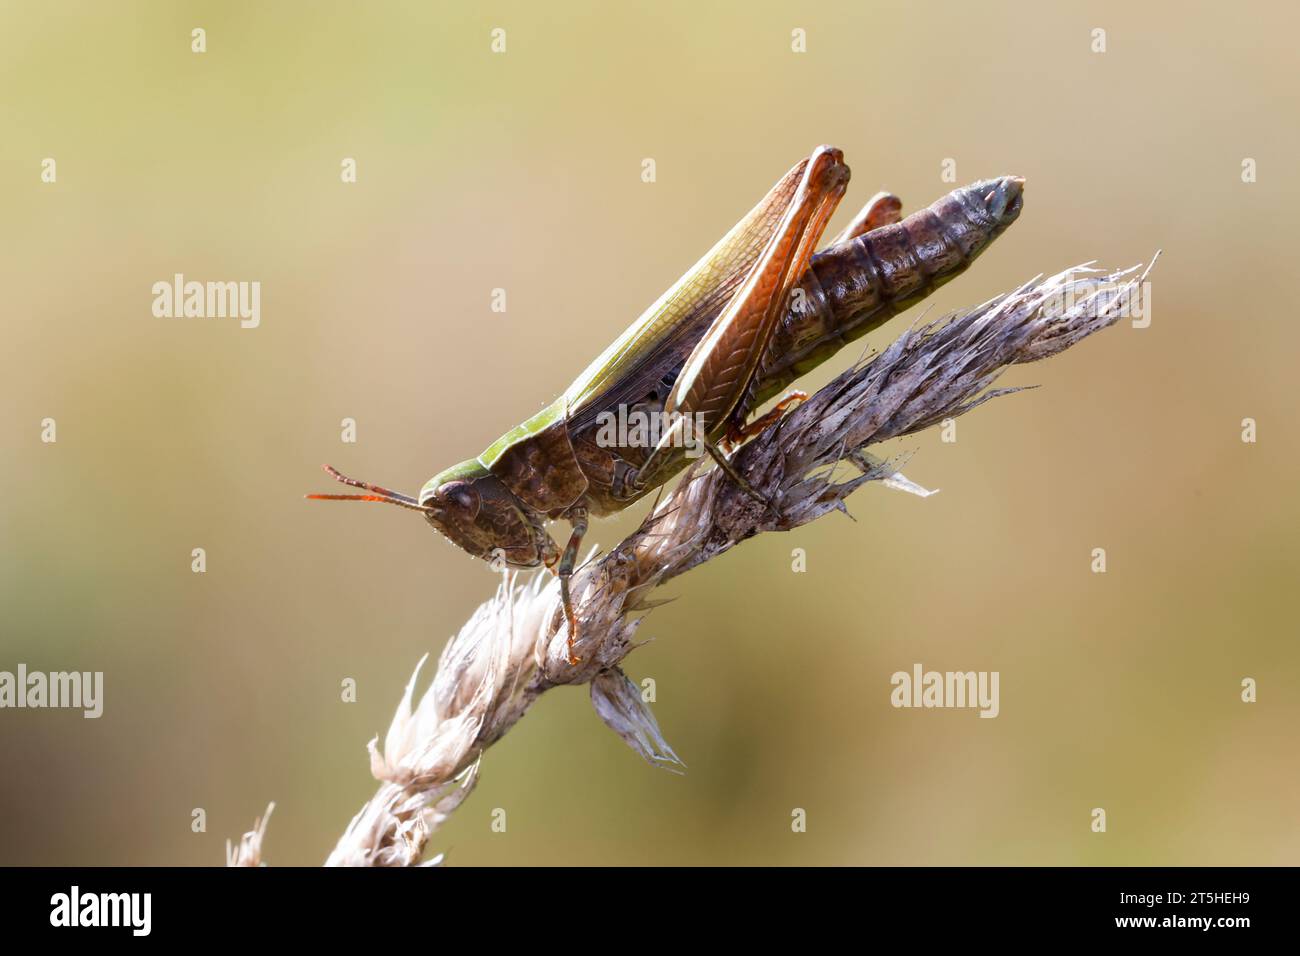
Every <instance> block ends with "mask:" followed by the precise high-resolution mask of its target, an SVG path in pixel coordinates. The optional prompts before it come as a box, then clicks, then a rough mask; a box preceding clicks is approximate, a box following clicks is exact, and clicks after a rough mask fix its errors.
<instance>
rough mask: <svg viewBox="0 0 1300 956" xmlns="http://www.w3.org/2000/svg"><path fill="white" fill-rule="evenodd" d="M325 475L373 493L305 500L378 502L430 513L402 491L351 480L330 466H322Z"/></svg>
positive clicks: (309, 496)
mask: <svg viewBox="0 0 1300 956" xmlns="http://www.w3.org/2000/svg"><path fill="white" fill-rule="evenodd" d="M321 467H322V468H324V469H325V473H326V474H327V475H329V476H330V477H331V478H333V479H334V480H335V481H340V482H342V483H343V484H345V485H348V486H349V487H352V488H362V489H364V490H365V491H369V492H372V494H368V495H304V496H303V497H304V498H310V499H311V500H313V501H378V502H381V503H383V504H389V505H397V506H398V507H400V508H409V509H410V510H411V511H420V512H424V513H428V512H429V511H431V510H432V509H431V508H428V507H427V506H425V505H422V504H420V503H419V502H418V501H416V500H415V499H414V498H412V497H411V496H410V495H404V494H402V493H401V492H400V491H390V490H389V489H387V488H385V487H383V486H382V485H372V484H370V483H369V482H365V481H358V480H357V479H355V478H349V477H348V476H347V475H345V474H343V473H342V472H341V471H339V470H338V469H337V468H334V467H331V466H330V465H321Z"/></svg>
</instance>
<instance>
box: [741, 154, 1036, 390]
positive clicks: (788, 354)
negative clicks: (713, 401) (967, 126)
mask: <svg viewBox="0 0 1300 956" xmlns="http://www.w3.org/2000/svg"><path fill="white" fill-rule="evenodd" d="M1020 184H1021V180H1019V179H1016V178H1014V177H1003V178H1001V179H996V180H985V181H983V182H978V183H974V184H972V185H970V186H964V187H962V188H961V189H957V190H954V191H953V192H951V193H949V194H948V195H947V196H944V197H943V198H942V199H940V200H938V201H937V202H935V203H933V204H932V205H930V206H928V207H927V208H925V209H922V210H920V211H918V212H915V213H913V214H912V215H910V216H908V217H907V218H906V219H903V220H902V221H901V222H898V223H894V224H893V225H889V226H884V227H882V228H879V229H874V230H872V231H871V232H869V233H867V234H865V235H862V236H858V237H857V238H855V239H850V240H848V241H846V242H841V243H839V244H837V245H835V246H832V247H830V248H829V249H826V250H825V251H823V252H820V253H818V254H817V255H816V256H814V257H813V260H812V264H811V265H810V267H809V269H808V272H807V273H805V274H804V277H803V279H802V281H801V282H800V283H799V285H798V286H797V287H796V288H795V292H794V295H793V296H792V297H791V304H790V309H789V311H788V312H787V314H786V316H785V318H784V320H783V321H782V322H781V324H780V325H778V326H777V328H776V329H775V331H774V332H773V334H772V339H771V341H770V342H769V343H768V348H767V355H766V357H765V359H764V362H763V365H762V367H761V368H762V370H761V371H760V373H759V378H758V381H757V383H756V386H755V391H754V399H755V400H754V403H753V405H752V406H751V407H754V406H756V405H757V404H758V403H760V402H763V401H765V400H767V399H768V398H771V397H772V396H773V395H775V394H776V393H778V392H780V391H782V390H783V389H784V388H785V387H786V386H787V385H788V384H790V382H792V381H794V379H796V378H798V377H799V376H800V375H803V374H804V373H806V372H808V371H810V370H811V369H813V368H814V367H816V366H817V365H819V364H821V363H822V362H823V361H825V360H826V359H827V358H829V357H830V356H831V355H832V354H834V353H835V352H836V351H838V350H839V349H840V348H841V347H842V346H843V345H844V344H845V343H847V342H851V341H852V340H853V339H856V338H858V337H860V336H862V335H865V334H866V333H868V332H870V331H871V330H872V329H875V328H878V327H879V326H881V325H883V324H884V323H885V322H887V321H888V320H889V319H890V318H892V317H893V316H895V315H897V314H898V313H899V312H902V311H903V310H905V309H907V308H909V307H910V306H912V305H914V304H916V303H917V302H919V301H920V300H921V299H923V298H925V297H926V296H927V295H929V294H930V293H931V292H933V291H934V290H935V289H937V288H938V287H939V286H941V285H943V284H944V283H945V282H947V281H948V280H950V279H952V278H954V277H956V276H958V275H960V274H961V273H962V272H964V271H965V270H966V268H967V267H968V266H969V265H970V264H971V263H972V262H973V261H974V260H975V258H976V257H977V256H978V255H979V254H980V253H981V252H983V251H984V250H985V249H986V248H988V246H989V244H990V243H992V242H993V240H994V239H996V238H997V237H998V236H999V235H1001V234H1002V232H1003V231H1004V230H1005V229H1006V228H1007V226H1009V225H1010V224H1011V223H1012V222H1014V221H1015V219H1016V216H1017V215H1019V213H1020Z"/></svg>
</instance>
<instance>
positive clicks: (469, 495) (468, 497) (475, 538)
mask: <svg viewBox="0 0 1300 956" xmlns="http://www.w3.org/2000/svg"><path fill="white" fill-rule="evenodd" d="M325 471H326V472H327V473H328V474H329V475H330V477H332V478H333V479H334V480H335V481H341V482H342V483H343V484H345V485H350V486H352V487H353V488H361V489H363V490H365V491H367V492H370V493H369V494H364V495H308V496H307V497H308V498H314V499H317V500H325V501H379V502H383V503H384V504H390V505H398V506H399V507H402V508H408V509H410V510H411V511H418V512H420V513H421V514H422V515H424V520H426V521H428V522H429V524H430V525H432V526H433V529H434V530H435V531H437V532H439V533H441V534H442V535H443V536H444V537H445V538H446V539H447V540H448V541H450V542H451V543H452V544H454V545H456V546H457V547H459V548H461V549H462V550H464V551H467V552H469V553H470V554H472V555H473V556H474V557H476V558H482V559H483V560H484V561H489V562H491V561H498V560H499V561H502V562H504V563H505V564H508V565H510V566H511V567H515V568H536V567H540V566H541V565H546V566H547V567H550V566H551V565H553V564H555V562H556V561H557V560H559V551H558V549H557V548H556V546H555V542H554V541H552V540H551V536H550V535H549V534H547V533H546V529H545V528H544V527H543V526H542V523H541V521H540V520H538V519H537V518H535V517H534V516H533V515H532V514H531V513H530V512H529V511H528V509H527V508H525V507H524V505H523V503H522V502H520V500H519V499H518V498H516V497H515V496H514V495H513V494H512V493H511V492H510V489H509V488H507V487H506V486H505V485H503V484H502V483H501V481H500V479H498V478H497V477H496V476H495V475H493V474H492V473H491V472H490V471H488V470H487V469H486V468H484V467H483V465H482V464H480V463H479V462H478V461H477V460H475V459H471V460H470V461H466V462H462V463H461V464H459V465H456V466H455V467H454V468H448V469H447V470H446V471H444V472H441V473H440V474H437V475H434V476H433V477H432V478H430V479H429V480H428V481H427V482H425V484H424V487H423V488H422V489H420V497H419V498H412V497H411V496H410V495H404V494H402V493H401V492H399V491H389V490H388V489H387V488H384V487H381V486H380V485H372V484H368V483H367V482H364V481H357V480H356V479H355V478H348V477H347V476H345V475H342V474H340V473H339V472H338V471H336V470H335V469H333V468H331V467H330V466H329V465H326V466H325Z"/></svg>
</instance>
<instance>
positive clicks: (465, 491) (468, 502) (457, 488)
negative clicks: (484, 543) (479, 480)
mask: <svg viewBox="0 0 1300 956" xmlns="http://www.w3.org/2000/svg"><path fill="white" fill-rule="evenodd" d="M441 491H442V497H443V500H444V501H446V502H447V503H448V504H450V505H451V506H452V507H454V508H455V509H456V510H457V511H460V512H462V513H463V514H464V515H465V516H466V517H468V518H469V519H470V520H471V521H472V520H473V519H474V518H477V517H478V509H479V507H480V505H481V504H482V499H480V498H479V494H478V492H477V491H475V490H474V488H473V486H471V485H470V483H469V482H467V481H453V482H452V483H451V484H449V485H444V486H443V488H442V489H441Z"/></svg>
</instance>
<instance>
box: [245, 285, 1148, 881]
mask: <svg viewBox="0 0 1300 956" xmlns="http://www.w3.org/2000/svg"><path fill="white" fill-rule="evenodd" d="M1153 262H1154V260H1153ZM1135 271H1136V270H1135V269H1130V270H1126V271H1123V272H1117V273H1111V274H1105V273H1102V272H1099V271H1097V270H1093V269H1091V268H1089V267H1088V266H1086V265H1085V266H1078V267H1076V268H1073V269H1068V270H1066V271H1065V272H1062V273H1060V274H1058V275H1055V276H1051V277H1050V278H1047V279H1042V278H1038V279H1034V280H1032V281H1030V282H1028V283H1026V284H1025V285H1023V286H1021V287H1020V288H1018V289H1016V290H1014V291H1012V292H1009V293H1007V294H1005V295H1002V296H999V297H998V298H996V299H993V300H991V301H989V302H986V303H984V304H983V305H981V306H978V307H976V308H974V309H970V310H968V311H966V312H964V313H960V314H958V315H955V316H952V317H950V318H948V319H947V320H945V321H941V322H934V323H929V324H926V325H921V326H918V327H913V328H911V329H909V330H908V331H906V332H905V333H903V334H902V335H901V336H899V338H898V339H897V340H896V341H895V342H894V343H893V344H892V345H890V346H889V347H888V348H887V349H885V351H884V352H883V353H881V354H879V355H877V356H875V357H874V358H871V359H870V360H868V361H865V362H862V363H860V364H858V365H856V366H854V367H852V368H850V369H848V370H847V371H845V372H844V373H843V374H841V375H840V376H838V377H837V378H836V379H835V380H834V381H832V382H831V383H830V384H828V385H827V386H826V387H825V388H823V389H821V390H820V391H818V392H817V394H815V395H813V396H812V397H811V398H810V399H809V400H808V401H806V402H804V403H803V404H802V405H800V406H799V407H798V408H797V409H795V410H794V411H793V412H791V413H790V414H788V415H786V416H785V417H784V418H783V419H781V420H780V421H778V422H777V423H775V424H774V425H772V426H771V427H769V428H768V429H766V430H765V431H764V432H762V433H761V434H759V435H758V436H756V437H755V438H754V439H753V440H751V441H750V442H749V443H748V444H746V445H745V446H744V447H743V448H742V449H740V451H739V452H738V453H737V454H736V455H735V456H734V457H733V459H732V465H733V467H734V468H735V469H736V470H737V471H738V472H739V473H740V474H741V475H742V476H743V477H744V478H745V479H746V481H747V482H748V483H749V484H750V485H751V486H752V487H753V488H754V489H755V490H757V491H758V492H759V493H760V494H761V495H762V496H763V497H764V498H766V499H767V500H768V501H770V502H772V503H774V504H775V506H776V508H775V511H773V510H772V509H769V508H767V507H765V506H764V505H762V504H761V503H759V502H756V501H755V500H754V499H753V498H752V497H750V496H749V495H748V493H746V492H745V491H743V490H742V489H740V488H739V487H737V486H736V485H735V484H734V483H733V482H731V481H730V480H728V479H727V477H726V476H725V475H723V474H722V473H721V472H719V471H718V469H716V468H714V469H710V470H707V471H706V470H702V469H700V468H699V467H698V465H697V467H696V468H694V469H692V470H691V471H690V472H688V473H687V474H686V475H685V476H684V477H683V479H682V480H681V481H680V482H679V483H678V484H677V486H676V487H675V488H674V490H673V491H672V492H671V493H670V494H668V495H667V496H666V497H664V498H663V500H662V501H661V502H660V503H659V505H658V506H657V507H656V508H655V509H654V510H653V511H652V512H651V513H650V514H649V515H648V516H647V518H646V520H645V521H644V522H643V523H642V525H641V527H640V528H639V529H638V530H637V531H636V532H634V533H633V534H631V535H630V536H629V537H628V538H626V539H625V540H624V541H623V542H622V543H621V544H619V545H618V546H617V547H616V548H614V549H613V550H612V551H610V552H609V553H608V554H606V555H605V556H604V557H603V558H601V559H600V560H598V561H596V560H589V561H588V562H587V563H586V564H585V565H584V566H583V567H582V568H581V569H580V570H579V571H578V572H577V573H576V574H575V576H574V578H573V581H572V589H573V594H574V602H575V607H576V609H577V613H578V618H579V622H580V624H579V628H580V634H579V642H578V647H577V651H578V654H579V655H580V656H581V658H582V662H581V663H580V664H578V665H577V666H574V665H571V664H570V663H569V662H568V654H567V648H566V645H565V625H564V622H563V615H562V614H560V613H559V589H558V586H557V583H556V582H555V581H553V580H548V579H546V578H543V577H541V576H537V577H535V578H534V579H533V580H532V581H531V582H530V583H527V584H522V585H520V584H518V583H517V582H516V580H515V577H514V575H507V576H506V577H505V579H504V580H503V582H502V584H501V586H500V588H498V590H497V592H496V594H495V596H494V597H493V598H492V599H491V600H490V601H488V602H487V603H486V604H484V605H483V606H482V607H480V608H479V609H478V611H477V612H475V614H474V615H473V617H471V618H470V620H469V621H468V622H467V623H466V624H465V626H464V627H463V628H461V631H460V633H459V634H457V635H456V637H455V638H453V639H452V641H451V642H450V643H449V644H448V645H447V647H446V649H445V650H444V651H443V653H442V657H441V659H440V660H439V662H438V672H437V674H436V676H435V677H434V679H433V682H432V683H431V684H430V686H429V688H428V689H427V690H425V692H424V693H423V694H422V695H421V696H420V699H419V703H417V704H415V705H414V706H412V700H413V698H414V693H415V684H416V679H417V677H418V675H419V672H420V668H421V666H422V665H423V663H424V661H423V660H421V662H420V665H417V667H416V670H415V673H414V674H413V675H412V677H411V680H410V682H409V683H408V684H407V687H406V693H405V694H404V695H403V697H402V700H401V703H400V704H399V705H398V708H397V712H396V714H394V716H393V722H392V725H391V726H390V727H389V730H388V733H387V735H386V736H385V738H384V746H383V750H382V752H381V751H380V750H379V749H378V747H377V742H378V738H376V740H373V741H371V743H370V764H371V772H372V773H373V774H374V776H375V777H376V779H378V780H379V781H380V787H379V790H378V792H377V793H376V794H375V796H374V797H373V798H372V799H371V800H370V801H369V802H368V803H367V804H366V805H365V806H364V807H362V809H361V811H360V812H359V813H358V814H357V815H356V816H355V817H354V818H353V819H352V822H351V823H350V824H349V826H348V828H347V832H346V833H345V834H344V835H343V838H342V839H341V840H340V841H339V843H338V846H337V847H335V849H334V852H333V853H332V854H330V857H329V860H328V863H329V864H330V865H356V866H411V865H415V864H418V863H419V862H420V860H421V858H422V857H423V854H424V851H425V847H426V845H427V843H428V840H429V838H430V836H431V834H432V833H433V832H434V831H435V830H436V829H437V827H438V826H439V824H441V823H442V821H443V820H445V819H446V817H447V816H448V815H449V814H450V813H451V812H452V811H453V810H454V809H455V808H456V807H457V806H458V805H459V804H460V803H461V802H462V801H463V800H464V799H465V798H466V797H467V796H468V795H469V793H470V791H471V790H472V789H473V786H474V783H475V780H476V779H477V768H478V761H479V758H480V757H481V755H482V753H483V751H484V750H485V749H486V748H487V747H488V746H490V745H491V744H492V743H493V742H495V741H496V740H498V739H500V738H501V736H502V735H504V734H505V733H506V732H507V731H508V730H509V729H510V728H511V727H512V726H514V724H515V722H516V721H518V720H519V719H520V718H521V717H522V716H523V715H524V713H525V712H526V711H527V710H528V708H529V707H530V706H531V705H532V703H533V701H535V700H536V699H537V698H538V697H539V696H540V695H541V694H542V693H543V692H545V691H546V690H548V689H550V688H551V687H555V686H558V685H561V684H583V683H590V684H591V685H592V688H591V695H592V702H593V705H594V706H595V709H596V712H597V713H598V714H599V715H600V717H601V719H602V720H604V721H605V723H606V724H608V725H609V726H610V727H611V728H612V729H613V730H614V731H615V732H616V733H618V734H619V736H620V737H622V738H623V739H624V740H625V741H627V743H628V744H629V746H631V747H632V749H633V750H635V751H636V752H637V753H639V754H640V755H641V756H642V757H644V758H645V759H646V760H647V761H649V762H650V763H652V764H654V765H656V766H662V767H665V768H667V769H670V770H674V771H680V770H681V769H683V768H684V766H685V765H684V764H683V763H682V762H681V760H680V759H679V758H678V757H677V755H676V754H675V753H674V752H673V750H672V748H671V747H670V746H669V745H668V743H667V741H666V740H665V739H664V737H663V734H662V733H661V732H660V730H659V725H658V723H657V722H656V721H655V719H654V716H653V715H652V714H651V713H650V710H649V708H648V706H646V704H645V702H644V701H643V700H642V697H641V695H640V693H639V691H638V690H637V687H636V685H635V684H634V683H632V681H630V680H629V679H628V678H627V677H626V676H625V675H624V674H623V672H622V669H621V666H620V665H621V664H622V661H623V659H624V658H625V657H626V656H627V654H628V653H629V652H630V651H631V650H632V649H633V648H634V647H635V646H636V644H635V642H634V640H633V638H634V636H635V633H636V630H637V627H638V626H639V625H640V623H641V622H642V620H644V617H645V614H646V613H648V612H649V610H650V609H652V608H653V607H654V605H655V603H656V602H655V601H653V600H652V599H651V598H650V592H652V591H653V590H654V589H655V588H657V587H658V586H659V585H661V584H663V583H664V582H665V581H668V580H669V579H671V578H673V577H676V576H677V575H679V574H682V573H684V572H686V571H689V570H690V569H691V568H694V567H696V566H698V565H700V564H703V563H704V562H705V561H708V560H711V559H712V558H715V557H717V556H718V555H720V554H722V553H724V552H726V551H728V550H730V549H731V548H733V547H735V545H736V544H737V543H739V542H741V541H743V540H745V539H746V538H750V537H753V536H754V535H756V534H759V533H761V532H764V531H772V530H788V529H790V528H796V527H799V526H800V525H804V524H807V523H808V522H810V521H815V520H816V519H817V518H820V517H821V516H823V515H825V514H827V513H828V512H831V511H843V510H845V504H844V502H845V499H846V498H847V497H848V496H849V495H850V494H852V493H853V492H854V491H855V490H857V489H858V488H859V487H861V486H862V485H863V484H865V483H867V482H870V481H881V482H883V483H884V484H886V485H887V486H890V487H893V488H898V489H900V490H904V491H908V492H911V493H914V494H929V492H926V491H925V489H922V488H920V487H919V486H917V485H914V484H913V483H911V482H909V481H908V480H907V479H906V478H904V477H903V476H902V475H901V474H899V472H898V466H899V464H900V462H899V461H897V460H894V461H881V460H880V459H878V458H876V457H874V456H873V455H871V454H870V453H869V452H867V450H866V448H867V446H869V445H872V444H876V443H878V442H882V441H886V440H888V439H891V438H897V437H899V436H902V435H910V434H913V433H915V432H918V431H920V430H922V429H924V428H928V427H930V426H931V425H934V424H936V423H938V422H940V421H943V420H944V419H947V418H953V417H956V416H958V415H961V414H964V413H965V412H968V411H970V410H971V409H973V408H976V407H978V406H979V405H982V404H983V403H984V402H986V401H988V400H989V399H991V398H995V397H998V396H1000V395H1006V394H1008V393H1010V392H1015V391H1019V389H1017V388H1005V389H994V388H993V387H992V386H993V383H994V381H995V380H996V379H997V378H998V376H999V375H1000V374H1001V373H1002V372H1003V371H1004V370H1005V369H1006V368H1008V367H1009V366H1011V365H1016V364H1023V363H1027V362H1034V361H1038V360H1040V359H1043V358H1047V357H1048V356H1051V355H1055V354H1056V353H1058V352H1061V351H1063V350H1064V349H1066V348H1069V347H1070V346H1072V345H1074V344H1076V343H1077V342H1079V341H1080V340H1082V339H1084V338H1086V337H1087V336H1089V335H1091V334H1093V333H1094V332H1097V331H1099V330H1101V329H1104V328H1106V327H1107V326H1110V325H1112V324H1114V323H1115V322H1116V321H1118V320H1119V319H1120V318H1121V317H1122V315H1123V314H1124V308H1125V307H1126V306H1129V305H1132V304H1133V303H1135V302H1137V301H1138V297H1139V296H1140V294H1141V291H1142V285H1143V280H1145V278H1146V273H1145V272H1144V273H1142V275H1141V276H1135ZM1148 271H1149V267H1148ZM845 462H848V463H849V464H851V465H852V466H854V467H855V468H856V473H855V474H853V475H852V476H851V477H847V478H845V479H844V480H836V478H835V475H836V474H837V473H838V471H839V470H840V469H839V467H838V466H840V465H841V464H842V463H845ZM269 812H270V811H269V810H268V815H269ZM265 823H266V821H265V819H263V820H262V821H260V822H259V824H258V827H257V828H256V829H255V830H254V832H252V833H249V834H246V835H245V836H244V838H243V840H242V841H241V844H240V848H239V852H238V854H235V855H233V856H232V857H231V859H232V865H235V863H234V861H236V860H237V861H238V862H239V865H253V864H255V863H256V862H257V861H258V860H259V859H260V850H261V839H262V834H263V832H264V829H265ZM439 859H440V858H439ZM248 861H252V862H248ZM432 862H438V860H434V861H432Z"/></svg>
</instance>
